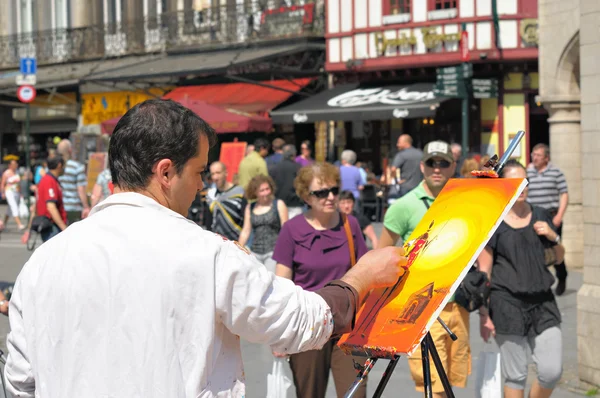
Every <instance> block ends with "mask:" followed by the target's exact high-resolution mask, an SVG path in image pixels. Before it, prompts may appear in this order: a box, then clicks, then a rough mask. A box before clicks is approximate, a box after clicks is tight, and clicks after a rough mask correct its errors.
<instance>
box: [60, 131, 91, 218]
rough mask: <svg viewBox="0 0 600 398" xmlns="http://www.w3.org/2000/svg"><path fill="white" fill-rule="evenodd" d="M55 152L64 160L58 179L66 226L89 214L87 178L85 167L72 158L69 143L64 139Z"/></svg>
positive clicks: (71, 149)
mask: <svg viewBox="0 0 600 398" xmlns="http://www.w3.org/2000/svg"><path fill="white" fill-rule="evenodd" d="M56 151H57V152H58V154H59V155H61V156H62V158H63V159H64V160H65V172H64V174H63V175H62V176H60V177H58V181H59V182H60V185H61V187H62V191H63V202H64V204H65V211H66V212H67V221H68V225H71V224H73V223H74V222H77V221H79V220H82V219H84V218H86V217H87V216H88V214H90V205H89V202H88V198H87V192H86V187H87V176H86V175H85V166H84V165H83V164H81V163H79V162H78V161H76V160H74V159H72V158H73V148H72V145H71V141H69V140H67V139H65V140H62V141H61V142H59V143H58V146H57V147H56Z"/></svg>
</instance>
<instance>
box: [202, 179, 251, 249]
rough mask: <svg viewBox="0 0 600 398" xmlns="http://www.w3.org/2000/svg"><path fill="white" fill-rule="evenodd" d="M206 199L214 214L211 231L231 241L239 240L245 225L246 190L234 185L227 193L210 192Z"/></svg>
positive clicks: (214, 189) (210, 190)
mask: <svg viewBox="0 0 600 398" xmlns="http://www.w3.org/2000/svg"><path fill="white" fill-rule="evenodd" d="M206 199H207V201H208V203H209V206H210V207H209V208H210V211H211V213H212V226H211V231H212V232H215V233H217V234H219V235H222V236H224V237H226V238H227V239H229V240H238V239H239V238H240V232H242V226H243V225H244V211H245V209H246V199H245V198H244V189H243V188H242V187H240V186H239V185H234V186H232V187H231V188H229V189H228V190H227V191H223V192H220V191H218V190H217V189H216V188H211V189H209V190H208V193H207V195H206Z"/></svg>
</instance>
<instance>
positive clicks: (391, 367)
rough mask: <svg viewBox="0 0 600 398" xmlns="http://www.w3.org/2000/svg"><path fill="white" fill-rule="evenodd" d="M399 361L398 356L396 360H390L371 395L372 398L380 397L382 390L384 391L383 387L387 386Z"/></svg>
mask: <svg viewBox="0 0 600 398" xmlns="http://www.w3.org/2000/svg"><path fill="white" fill-rule="evenodd" d="M399 359H400V356H397V357H396V358H394V359H392V360H391V361H390V363H388V366H387V368H385V372H384V373H383V377H382V378H381V381H380V382H379V384H378V385H377V389H376V390H375V394H373V398H380V397H381V395H382V394H383V390H385V386H387V383H388V381H390V377H392V373H394V369H395V368H396V365H397V364H398V360H399Z"/></svg>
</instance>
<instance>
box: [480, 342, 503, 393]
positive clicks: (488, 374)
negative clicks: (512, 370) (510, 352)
mask: <svg viewBox="0 0 600 398" xmlns="http://www.w3.org/2000/svg"><path fill="white" fill-rule="evenodd" d="M475 398H502V372H501V369H500V353H499V352H489V351H482V352H480V353H479V358H478V359H477V379H476V385H475Z"/></svg>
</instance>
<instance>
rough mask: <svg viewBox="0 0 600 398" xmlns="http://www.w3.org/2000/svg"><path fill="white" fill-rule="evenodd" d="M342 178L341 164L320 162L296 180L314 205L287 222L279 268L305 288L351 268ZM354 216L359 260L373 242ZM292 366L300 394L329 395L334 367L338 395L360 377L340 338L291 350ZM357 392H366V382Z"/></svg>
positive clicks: (310, 396)
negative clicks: (341, 207)
mask: <svg viewBox="0 0 600 398" xmlns="http://www.w3.org/2000/svg"><path fill="white" fill-rule="evenodd" d="M340 183H341V181H340V172H339V170H338V169H337V168H336V167H335V166H333V165H331V164H328V163H320V162H319V163H314V164H312V165H310V166H308V167H304V168H302V169H301V170H300V171H299V172H298V176H297V177H296V180H295V181H294V186H295V188H296V193H297V195H298V197H300V198H302V199H303V200H304V201H305V202H306V204H307V205H308V206H309V210H308V211H307V212H306V213H304V214H300V215H297V216H296V217H294V218H292V219H291V220H289V221H288V222H287V223H285V224H284V225H283V227H282V228H281V232H280V234H279V238H278V239H277V243H276V244H275V251H274V253H273V259H274V260H275V261H277V267H276V274H277V275H278V276H281V277H284V278H288V279H291V280H293V281H294V283H296V285H298V286H301V287H302V288H303V289H304V290H309V291H315V290H318V289H320V288H321V287H323V286H325V285H326V284H327V283H328V282H330V281H332V280H334V279H338V278H341V277H342V276H343V275H344V274H345V273H346V271H348V269H349V268H350V247H349V244H348V239H347V237H346V232H345V230H344V225H343V221H342V218H341V216H340V213H339V211H338V207H337V206H338V194H339V191H340ZM348 221H349V222H350V227H351V230H352V239H353V240H354V247H355V256H356V259H357V260H358V259H359V258H360V257H361V256H362V255H363V254H365V253H366V252H367V245H366V243H365V240H364V238H363V236H362V233H361V230H360V226H359V224H358V221H357V220H356V218H354V217H353V216H348ZM276 355H277V356H280V355H279V354H276ZM290 366H291V368H292V373H293V375H294V383H295V385H296V395H297V396H298V397H299V398H324V397H325V391H326V390H327V381H328V379H329V370H330V369H331V370H332V371H333V379H334V381H335V387H336V391H337V395H338V397H341V396H344V393H345V392H346V391H347V390H348V388H349V387H350V385H351V384H352V382H353V381H354V379H355V378H356V371H355V370H354V364H353V362H352V357H351V356H347V355H345V354H344V353H343V352H342V351H341V350H340V349H339V348H338V347H337V346H336V344H335V342H334V341H330V342H329V343H327V344H326V345H325V346H324V347H323V348H322V349H321V350H314V351H308V352H304V353H300V354H294V355H291V357H290ZM355 397H366V384H363V385H362V386H361V390H360V391H359V392H358V394H356V395H355Z"/></svg>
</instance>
